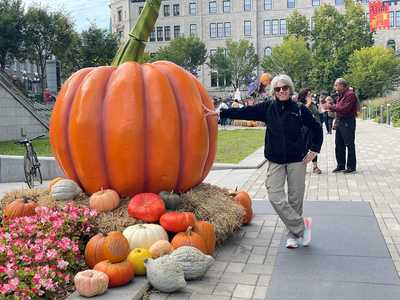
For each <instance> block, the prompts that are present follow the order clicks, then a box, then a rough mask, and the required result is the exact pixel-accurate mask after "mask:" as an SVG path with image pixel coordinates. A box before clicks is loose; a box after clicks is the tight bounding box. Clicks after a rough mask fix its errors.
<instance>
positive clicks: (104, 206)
mask: <svg viewBox="0 0 400 300" xmlns="http://www.w3.org/2000/svg"><path fill="white" fill-rule="evenodd" d="M119 203H120V198H119V195H118V193H117V192H116V191H114V190H111V189H106V190H103V189H101V190H100V191H98V192H96V193H94V194H92V196H90V198H89V207H90V208H92V209H95V210H96V211H97V212H106V211H112V210H113V209H115V208H117V207H118V205H119Z"/></svg>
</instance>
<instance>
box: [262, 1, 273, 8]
mask: <svg viewBox="0 0 400 300" xmlns="http://www.w3.org/2000/svg"><path fill="white" fill-rule="evenodd" d="M271 9H272V0H264V10H271Z"/></svg>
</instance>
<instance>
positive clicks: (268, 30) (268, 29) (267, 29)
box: [264, 20, 272, 35]
mask: <svg viewBox="0 0 400 300" xmlns="http://www.w3.org/2000/svg"><path fill="white" fill-rule="evenodd" d="M271 34H272V21H271V20H264V35H271Z"/></svg>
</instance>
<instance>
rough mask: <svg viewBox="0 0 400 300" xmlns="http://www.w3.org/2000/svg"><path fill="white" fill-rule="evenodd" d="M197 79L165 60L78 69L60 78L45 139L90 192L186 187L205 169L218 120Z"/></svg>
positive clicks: (67, 171) (68, 172) (200, 178)
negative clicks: (207, 111)
mask: <svg viewBox="0 0 400 300" xmlns="http://www.w3.org/2000/svg"><path fill="white" fill-rule="evenodd" d="M203 105H204V106H206V107H207V108H208V109H213V104H212V102H211V99H210V98H209V97H208V95H207V92H206V90H205V89H204V87H203V86H202V85H201V84H200V83H199V81H198V80H197V79H196V78H195V77H194V76H193V75H191V74H190V73H188V72H187V71H185V70H184V69H182V68H181V67H179V66H177V65H175V64H173V63H170V62H165V61H159V62H155V63H152V64H143V65H140V64H138V63H135V62H126V63H124V64H122V65H120V66H119V67H106V66H103V67H97V68H87V69H82V70H80V71H78V72H76V73H75V74H73V75H72V76H71V77H70V78H69V79H68V80H67V81H66V82H65V83H64V85H63V87H62V89H61V91H60V94H59V96H58V98H57V101H56V104H55V107H54V110H53V114H52V118H51V125H50V141H51V145H52V147H53V151H54V153H55V156H56V158H57V160H58V162H59V164H60V166H61V168H62V169H63V171H64V173H65V174H66V175H67V176H68V177H69V178H71V179H72V180H74V181H76V182H78V183H79V184H80V185H81V186H82V187H83V188H84V190H85V191H86V192H88V193H90V194H92V193H94V192H96V191H98V190H100V189H102V188H104V189H106V188H111V189H113V190H115V191H117V192H118V194H120V195H121V196H123V197H124V196H131V195H134V194H137V193H140V192H153V193H159V192H160V191H162V190H174V191H186V190H188V189H189V188H191V187H193V186H195V185H197V184H199V183H201V182H202V181H203V179H204V178H205V177H206V176H207V174H208V172H209V170H210V168H211V166H212V163H213V161H214V158H215V153H216V136H217V120H216V118H215V117H212V116H209V117H206V116H205V113H204V107H203Z"/></svg>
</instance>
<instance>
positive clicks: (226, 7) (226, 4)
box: [222, 0, 231, 12]
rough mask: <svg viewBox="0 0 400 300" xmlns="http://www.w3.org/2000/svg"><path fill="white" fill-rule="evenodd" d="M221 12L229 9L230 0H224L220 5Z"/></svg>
mask: <svg viewBox="0 0 400 300" xmlns="http://www.w3.org/2000/svg"><path fill="white" fill-rule="evenodd" d="M222 10H223V12H230V11H231V0H224V2H223V5H222Z"/></svg>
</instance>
